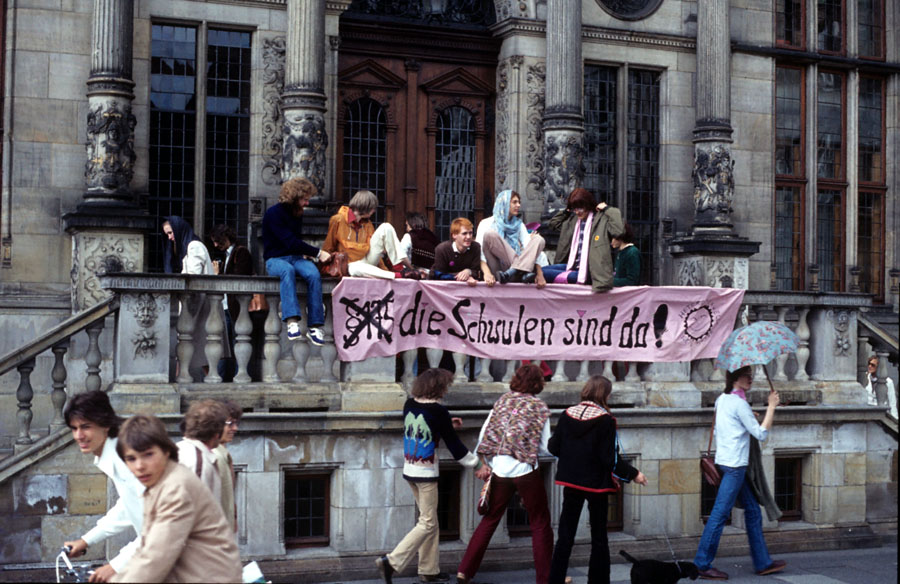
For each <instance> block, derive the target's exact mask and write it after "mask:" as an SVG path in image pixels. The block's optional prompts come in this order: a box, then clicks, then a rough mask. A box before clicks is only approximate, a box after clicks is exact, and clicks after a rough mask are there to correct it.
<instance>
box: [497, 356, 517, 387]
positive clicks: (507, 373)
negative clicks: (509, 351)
mask: <svg viewBox="0 0 900 584" xmlns="http://www.w3.org/2000/svg"><path fill="white" fill-rule="evenodd" d="M517 362H518V361H504V363H506V369H504V370H503V378H502V380H501V381H502V382H503V383H509V382H510V381H512V377H513V373H515V372H516V363H517Z"/></svg>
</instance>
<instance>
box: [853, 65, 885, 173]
mask: <svg viewBox="0 0 900 584" xmlns="http://www.w3.org/2000/svg"><path fill="white" fill-rule="evenodd" d="M883 89H884V82H883V81H882V80H881V79H872V78H871V77H860V80H859V150H858V152H859V180H860V182H869V183H878V184H884V172H883V169H884V139H883V135H882V133H883V128H884V112H883V111H882V109H883V108H882V103H883V101H882V92H883Z"/></svg>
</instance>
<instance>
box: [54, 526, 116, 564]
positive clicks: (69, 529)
mask: <svg viewBox="0 0 900 584" xmlns="http://www.w3.org/2000/svg"><path fill="white" fill-rule="evenodd" d="M98 519H100V515H78V516H61V515H60V516H44V517H43V518H42V519H41V560H42V561H44V562H52V561H54V560H55V559H56V556H58V555H59V548H60V546H62V544H63V542H64V541H67V540H72V539H78V538H79V537H81V536H82V535H84V534H85V533H87V532H88V530H89V529H90V528H92V527H94V525H96V524H97V520H98ZM105 556H106V546H104V545H96V546H93V547H89V548H88V550H87V552H86V553H85V554H84V556H82V557H80V558H78V561H84V560H101V561H104V560H105Z"/></svg>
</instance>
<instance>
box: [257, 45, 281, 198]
mask: <svg viewBox="0 0 900 584" xmlns="http://www.w3.org/2000/svg"><path fill="white" fill-rule="evenodd" d="M284 50H285V38H284V37H283V36H278V37H274V38H271V39H266V40H264V41H263V94H262V95H263V118H262V134H263V139H262V156H263V161H264V163H263V169H262V181H263V182H264V183H266V184H267V185H277V184H279V183H281V153H282V149H283V146H284V142H283V141H282V136H281V129H282V125H283V124H284V119H283V114H282V110H281V92H282V91H283V90H284Z"/></svg>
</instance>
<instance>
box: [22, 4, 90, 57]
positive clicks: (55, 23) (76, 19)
mask: <svg viewBox="0 0 900 584" xmlns="http://www.w3.org/2000/svg"><path fill="white" fill-rule="evenodd" d="M51 39H52V44H50V45H49V47H48V40H51ZM16 44H17V45H18V46H19V48H20V49H23V50H32V51H47V50H48V48H51V49H52V50H53V52H55V53H73V54H76V55H87V54H89V53H90V50H91V15H90V14H84V13H80V14H79V13H73V12H62V11H60V10H59V9H57V8H54V9H53V10H52V11H50V10H19V11H18V15H17V20H16Z"/></svg>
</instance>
